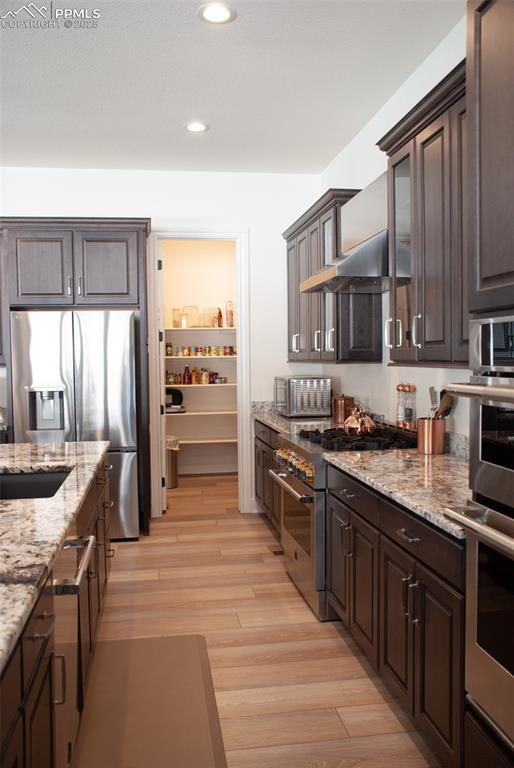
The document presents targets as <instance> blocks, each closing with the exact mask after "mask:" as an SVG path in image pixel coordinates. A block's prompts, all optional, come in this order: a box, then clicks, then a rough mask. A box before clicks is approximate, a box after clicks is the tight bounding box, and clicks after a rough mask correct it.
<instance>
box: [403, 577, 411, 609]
mask: <svg viewBox="0 0 514 768" xmlns="http://www.w3.org/2000/svg"><path fill="white" fill-rule="evenodd" d="M411 578H412V576H411V575H410V574H409V575H408V576H404V578H403V579H402V613H403V615H404V616H407V618H409V592H408V588H409V585H410V582H411Z"/></svg>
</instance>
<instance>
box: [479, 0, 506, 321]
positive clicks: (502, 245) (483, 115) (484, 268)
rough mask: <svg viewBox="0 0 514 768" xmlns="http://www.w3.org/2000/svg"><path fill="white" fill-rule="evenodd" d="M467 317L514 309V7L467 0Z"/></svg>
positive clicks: (494, 0)
mask: <svg viewBox="0 0 514 768" xmlns="http://www.w3.org/2000/svg"><path fill="white" fill-rule="evenodd" d="M467 88H468V92H467V101H468V111H469V114H468V123H469V129H470V142H469V143H470V148H469V149H470V151H469V158H470V166H469V175H470V178H469V189H470V191H471V194H470V196H469V220H468V221H469V223H468V233H469V234H468V240H469V253H470V270H469V286H470V294H469V297H470V310H471V311H472V312H484V311H490V310H496V309H498V310H499V309H505V308H509V309H511V308H512V307H514V216H513V215H512V201H513V200H514V129H513V125H514V2H512V0H469V2H468V46H467Z"/></svg>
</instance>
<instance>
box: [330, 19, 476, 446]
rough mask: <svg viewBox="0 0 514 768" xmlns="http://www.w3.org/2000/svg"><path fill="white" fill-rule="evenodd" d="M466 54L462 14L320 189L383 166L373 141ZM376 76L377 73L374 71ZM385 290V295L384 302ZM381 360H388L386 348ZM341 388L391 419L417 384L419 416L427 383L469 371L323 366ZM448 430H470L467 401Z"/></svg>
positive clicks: (370, 175)
mask: <svg viewBox="0 0 514 768" xmlns="http://www.w3.org/2000/svg"><path fill="white" fill-rule="evenodd" d="M465 55H466V27H465V18H463V19H462V20H461V21H460V22H459V23H458V24H457V26H456V27H455V28H454V29H453V30H452V31H451V32H450V33H449V34H448V35H447V36H446V37H445V39H444V40H443V41H442V42H441V43H440V44H439V45H438V47H437V48H435V49H434V51H432V53H431V54H430V56H428V58H427V59H425V61H424V62H423V63H422V64H421V65H420V66H419V67H418V68H417V69H416V70H415V71H414V72H413V73H412V75H411V76H410V77H409V78H408V79H407V80H406V81H405V82H404V83H403V85H402V86H401V87H400V88H399V89H398V91H397V92H396V93H395V94H394V95H393V96H392V97H391V98H390V99H389V101H387V102H386V103H385V104H384V106H383V107H382V109H380V110H379V111H378V112H377V113H376V114H375V115H374V116H373V117H372V119H371V120H370V121H369V122H368V123H367V125H365V126H364V128H363V129H362V130H361V131H360V132H359V133H358V134H357V136H355V138H354V139H353V140H352V141H351V142H350V143H349V144H348V145H347V146H346V147H345V148H344V149H343V150H342V152H340V153H339V155H337V157H335V158H334V160H333V161H332V162H331V163H330V164H329V165H328V166H327V168H325V170H324V171H323V173H322V175H321V189H322V191H324V190H325V189H327V188H328V187H350V188H351V187H356V188H362V187H364V186H366V185H367V184H369V183H370V182H371V181H373V179H375V178H376V177H377V176H378V175H379V174H381V173H383V172H384V171H385V170H386V169H387V156H386V155H385V153H383V152H380V150H379V149H378V147H377V146H376V142H377V141H378V140H379V139H380V138H381V137H382V136H383V135H384V134H385V133H387V131H388V130H389V129H390V128H392V127H393V126H394V125H395V124H396V123H397V122H398V121H399V120H400V119H401V118H402V117H403V116H404V115H405V114H406V113H407V112H408V111H409V110H410V109H412V107H414V106H415V105H416V104H417V103H418V101H420V99H422V98H423V96H424V95H425V94H426V93H428V92H429V91H430V90H431V89H432V88H433V87H434V86H436V85H437V83H438V82H440V81H441V80H442V79H443V77H445V75H447V74H448V73H449V72H450V71H451V70H452V69H453V68H454V67H456V66H457V64H459V62H460V61H462V59H463V58H464V57H465ZM377 76H380V74H379V72H378V71H377ZM388 301H389V295H388V294H384V303H385V305H386V306H387V303H388ZM384 361H385V363H388V362H389V355H388V352H387V351H386V354H385V357H384ZM323 371H324V372H325V373H327V374H328V375H330V376H331V377H332V378H333V380H334V384H335V386H336V389H337V390H338V391H340V392H344V393H345V394H348V395H359V396H360V397H361V398H369V399H370V401H371V408H372V410H373V411H374V412H375V413H382V414H384V415H385V416H386V417H387V418H389V419H394V417H395V409H396V385H397V384H399V383H411V384H415V385H416V388H417V410H418V416H425V415H427V414H428V410H429V408H430V401H429V395H428V388H429V386H430V385H431V384H433V385H434V386H435V387H436V388H439V389H441V387H444V386H445V385H446V384H448V383H450V382H452V381H467V380H468V379H469V371H463V370H451V369H450V370H449V369H437V368H420V367H418V366H416V367H415V368H414V367H387V365H384V364H382V365H379V364H372V363H370V364H367V365H364V364H362V365H357V364H352V365H325V366H323ZM448 429H449V431H454V432H459V433H460V434H468V432H469V406H468V403H467V402H466V401H465V400H462V399H461V400H459V401H458V403H457V407H456V409H455V411H454V413H453V415H452V416H451V417H450V419H449V420H448Z"/></svg>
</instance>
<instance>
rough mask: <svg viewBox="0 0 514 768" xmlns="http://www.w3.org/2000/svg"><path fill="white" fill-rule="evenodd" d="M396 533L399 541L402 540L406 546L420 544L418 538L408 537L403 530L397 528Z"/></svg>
mask: <svg viewBox="0 0 514 768" xmlns="http://www.w3.org/2000/svg"><path fill="white" fill-rule="evenodd" d="M396 533H397V535H398V536H399V537H400V539H403V540H404V541H406V542H407V544H419V543H420V542H421V539H420V538H419V536H409V534H408V533H407V530H406V529H405V528H398V530H397V531H396Z"/></svg>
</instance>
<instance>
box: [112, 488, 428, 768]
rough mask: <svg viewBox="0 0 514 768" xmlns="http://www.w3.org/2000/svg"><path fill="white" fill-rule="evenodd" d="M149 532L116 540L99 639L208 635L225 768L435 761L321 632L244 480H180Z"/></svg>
mask: <svg viewBox="0 0 514 768" xmlns="http://www.w3.org/2000/svg"><path fill="white" fill-rule="evenodd" d="M169 502H170V505H169V509H168V513H167V514H166V515H165V516H164V517H163V519H162V520H159V521H156V522H154V523H153V524H152V533H151V536H150V537H147V538H145V539H141V540H140V541H139V542H137V543H123V544H117V545H116V556H115V558H114V560H113V569H112V574H111V582H110V584H109V589H108V594H107V599H106V604H105V609H104V616H103V620H102V624H101V627H100V640H102V639H119V638H131V637H150V636H161V635H175V634H191V633H198V634H202V635H204V636H205V637H206V639H207V644H208V648H209V658H210V662H211V667H212V675H213V680H214V686H215V690H216V698H217V702H218V709H219V714H220V718H221V725H222V730H223V738H224V742H225V748H226V751H227V762H228V765H229V768H371V766H373V768H424V767H426V766H434V768H435V767H436V766H438V765H439V764H438V762H437V760H436V759H435V758H434V756H433V755H432V754H431V753H430V752H429V750H428V749H427V747H426V746H425V745H424V743H423V741H422V740H421V738H420V737H419V735H418V734H417V733H416V732H415V731H414V730H413V729H412V725H411V723H410V722H409V720H408V718H406V717H405V716H404V715H403V713H402V711H401V709H400V707H399V706H398V705H397V704H396V703H395V702H394V701H393V699H392V697H391V695H390V694H389V693H388V691H387V690H386V688H385V687H384V686H383V684H382V683H381V681H380V679H379V678H377V677H376V674H375V673H374V671H373V670H372V668H371V667H370V666H369V664H368V663H367V661H366V659H365V657H364V656H363V655H362V654H361V653H360V651H359V649H358V647H357V646H356V645H355V643H354V642H353V640H352V638H351V637H350V636H349V635H348V634H347V633H346V631H345V630H344V628H343V627H342V626H341V625H340V624H339V623H338V622H325V623H320V622H318V620H317V619H316V617H315V616H314V615H313V614H312V613H311V611H310V609H309V608H308V607H307V605H306V604H305V602H304V601H303V599H302V598H301V596H300V595H299V593H298V592H297V590H296V588H295V587H294V585H293V584H292V582H291V581H290V580H289V577H288V576H287V574H286V572H285V569H284V564H283V558H282V557H281V556H280V555H277V554H275V553H276V552H277V551H279V546H278V544H277V542H276V540H275V538H274V536H273V535H272V533H271V531H270V529H269V528H268V526H267V524H266V523H265V522H264V521H263V520H262V519H261V518H260V517H258V516H256V515H240V514H239V513H238V511H237V478H236V477H235V476H226V475H225V476H211V477H188V478H181V480H180V488H178V489H176V490H174V491H170V492H169Z"/></svg>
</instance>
